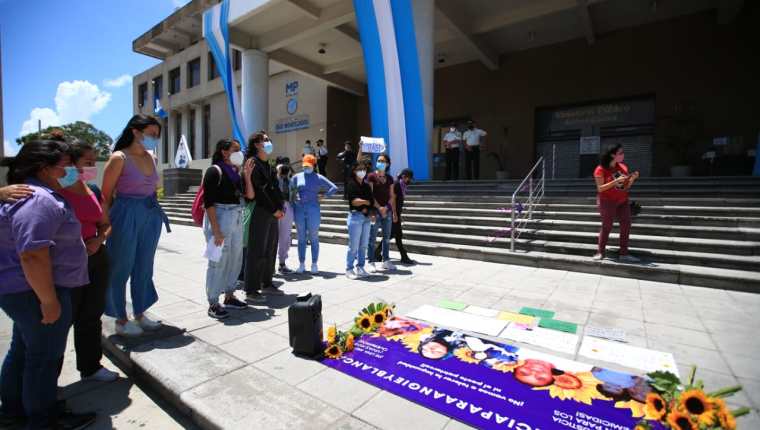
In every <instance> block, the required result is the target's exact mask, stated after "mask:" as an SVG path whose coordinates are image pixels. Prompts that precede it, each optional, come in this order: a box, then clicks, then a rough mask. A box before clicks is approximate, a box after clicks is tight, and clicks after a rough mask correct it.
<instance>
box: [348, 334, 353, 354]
mask: <svg viewBox="0 0 760 430" xmlns="http://www.w3.org/2000/svg"><path fill="white" fill-rule="evenodd" d="M353 350H354V335H352V334H351V333H349V334H348V336H346V352H349V351H353Z"/></svg>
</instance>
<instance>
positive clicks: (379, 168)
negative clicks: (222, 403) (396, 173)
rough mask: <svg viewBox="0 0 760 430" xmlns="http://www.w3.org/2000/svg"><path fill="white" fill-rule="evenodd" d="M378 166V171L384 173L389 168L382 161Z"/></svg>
mask: <svg viewBox="0 0 760 430" xmlns="http://www.w3.org/2000/svg"><path fill="white" fill-rule="evenodd" d="M376 166H377V170H380V171H383V172H384V171H385V168H386V167H387V165H386V164H385V163H383V162H382V161H378V162H377V164H376Z"/></svg>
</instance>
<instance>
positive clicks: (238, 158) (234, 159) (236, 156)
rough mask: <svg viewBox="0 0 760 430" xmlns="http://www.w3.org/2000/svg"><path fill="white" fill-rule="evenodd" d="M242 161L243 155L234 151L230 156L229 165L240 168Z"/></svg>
mask: <svg viewBox="0 0 760 430" xmlns="http://www.w3.org/2000/svg"><path fill="white" fill-rule="evenodd" d="M243 160H244V157H243V153H242V152H240V151H236V152H233V153H232V154H230V163H232V164H234V165H236V166H242V165H243Z"/></svg>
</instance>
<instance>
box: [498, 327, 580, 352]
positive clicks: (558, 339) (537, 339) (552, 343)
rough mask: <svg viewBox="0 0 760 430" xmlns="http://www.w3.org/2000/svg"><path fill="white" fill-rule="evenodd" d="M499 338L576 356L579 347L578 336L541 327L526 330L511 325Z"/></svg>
mask: <svg viewBox="0 0 760 430" xmlns="http://www.w3.org/2000/svg"><path fill="white" fill-rule="evenodd" d="M499 337H501V338H504V339H510V340H514V341H516V342H522V343H528V344H531V345H536V346H540V347H542V348H547V349H551V350H553V351H559V352H564V353H565V354H571V355H573V354H575V348H576V347H577V346H578V340H579V339H578V336H577V335H575V334H572V333H565V332H563V331H557V330H550V329H545V328H541V327H536V328H534V329H532V330H525V329H523V328H522V327H521V326H520V325H519V324H515V323H509V325H508V326H507V328H505V329H504V331H502V332H501V333H500V334H499Z"/></svg>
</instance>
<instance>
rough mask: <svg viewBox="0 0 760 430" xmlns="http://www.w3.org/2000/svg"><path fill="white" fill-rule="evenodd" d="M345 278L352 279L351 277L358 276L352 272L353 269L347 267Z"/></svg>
mask: <svg viewBox="0 0 760 430" xmlns="http://www.w3.org/2000/svg"><path fill="white" fill-rule="evenodd" d="M346 278H348V279H351V280H353V279H356V278H358V276H357V275H356V273H354V271H353V270H351V269H348V270H346Z"/></svg>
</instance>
